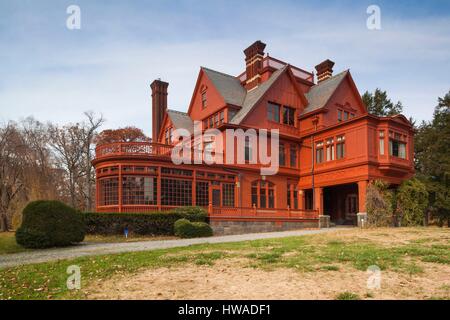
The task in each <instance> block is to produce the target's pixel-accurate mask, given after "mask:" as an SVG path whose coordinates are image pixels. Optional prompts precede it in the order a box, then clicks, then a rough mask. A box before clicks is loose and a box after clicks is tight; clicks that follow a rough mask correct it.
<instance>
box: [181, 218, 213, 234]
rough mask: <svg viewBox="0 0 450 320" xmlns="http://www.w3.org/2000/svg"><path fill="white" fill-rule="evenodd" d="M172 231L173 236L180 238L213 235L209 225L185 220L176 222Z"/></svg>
mask: <svg viewBox="0 0 450 320" xmlns="http://www.w3.org/2000/svg"><path fill="white" fill-rule="evenodd" d="M174 229H175V235H176V236H178V237H181V238H200V237H210V236H212V235H213V231H212V229H211V227H210V226H209V224H207V223H205V222H191V221H189V220H187V219H180V220H177V221H176V222H175V226H174Z"/></svg>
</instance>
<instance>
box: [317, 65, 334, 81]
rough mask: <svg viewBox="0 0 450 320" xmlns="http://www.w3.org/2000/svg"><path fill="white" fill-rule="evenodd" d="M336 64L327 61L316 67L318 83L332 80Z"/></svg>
mask: <svg viewBox="0 0 450 320" xmlns="http://www.w3.org/2000/svg"><path fill="white" fill-rule="evenodd" d="M333 66H334V62H333V61H331V60H329V59H327V60H325V61H323V62H321V63H319V64H318V65H317V66H316V71H317V82H318V83H320V82H322V81H323V80H326V79H328V78H331V76H332V75H333Z"/></svg>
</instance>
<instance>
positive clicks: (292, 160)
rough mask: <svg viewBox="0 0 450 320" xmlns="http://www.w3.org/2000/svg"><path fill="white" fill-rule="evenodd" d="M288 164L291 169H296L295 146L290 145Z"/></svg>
mask: <svg viewBox="0 0 450 320" xmlns="http://www.w3.org/2000/svg"><path fill="white" fill-rule="evenodd" d="M289 162H290V165H291V167H292V168H296V167H297V147H296V146H295V145H291V148H290V154H289Z"/></svg>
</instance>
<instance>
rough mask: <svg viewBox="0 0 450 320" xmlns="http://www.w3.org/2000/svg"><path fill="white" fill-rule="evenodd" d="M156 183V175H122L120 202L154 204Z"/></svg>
mask: <svg viewBox="0 0 450 320" xmlns="http://www.w3.org/2000/svg"><path fill="white" fill-rule="evenodd" d="M156 184H157V181H156V177H138V176H126V177H123V178H122V203H123V204H136V205H142V204H144V205H156V192H157V186H156Z"/></svg>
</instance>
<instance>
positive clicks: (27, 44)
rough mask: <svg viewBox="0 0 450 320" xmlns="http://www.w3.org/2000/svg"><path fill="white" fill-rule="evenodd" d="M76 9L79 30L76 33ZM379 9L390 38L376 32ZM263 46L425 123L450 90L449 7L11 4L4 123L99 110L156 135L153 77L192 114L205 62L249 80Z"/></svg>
mask: <svg viewBox="0 0 450 320" xmlns="http://www.w3.org/2000/svg"><path fill="white" fill-rule="evenodd" d="M70 5H77V6H79V8H80V10H81V25H80V27H81V28H80V29H77V30H70V29H68V28H67V26H66V20H67V19H68V18H69V15H70V14H67V12H66V10H67V7H69V6H70ZM369 5H377V6H378V7H379V8H380V18H381V19H380V22H381V29H379V30H369V29H368V28H367V24H366V21H367V19H368V18H369V16H370V14H368V13H367V8H368V6H369ZM256 40H261V41H263V42H265V43H266V44H267V47H266V52H268V53H269V54H270V56H272V57H276V58H278V59H281V60H283V61H286V62H289V63H290V64H293V65H295V66H297V67H300V68H303V69H306V70H308V71H313V70H314V66H315V65H317V64H318V63H320V62H321V61H323V60H325V59H331V60H333V61H334V62H335V63H336V64H335V67H334V72H335V73H338V72H340V71H342V70H345V69H350V72H351V73H352V76H353V78H354V80H355V83H356V85H357V87H358V89H359V91H360V93H361V94H362V93H364V92H365V91H366V90H369V91H374V90H375V88H381V89H383V90H386V91H387V92H388V95H389V97H390V98H391V100H393V101H394V102H396V101H398V100H400V101H401V102H402V103H403V105H404V107H405V108H404V114H405V115H406V116H407V117H410V116H412V117H413V118H414V119H416V120H418V121H422V120H430V119H431V118H432V114H433V109H434V107H435V106H436V104H437V98H438V97H442V96H444V95H445V93H447V92H448V91H449V90H450V76H449V75H450V1H445V0H443V1H411V0H410V1H377V0H372V1H364V0H363V1H345V0H344V1H342V0H341V1H262V0H260V1H229V0H228V1H194V0H190V1H187V0H186V1H175V0H172V1H169V0H165V1H164V0H154V1H150V0H149V1H144V0H129V1H125V0H124V1H118V0H108V1H107V0H95V1H94V0H78V1H77V0H70V1H66V0H52V1H51V0H39V1H35V0H28V1H26V0H0V122H7V121H9V120H20V119H23V118H26V117H28V116H33V117H34V118H36V119H38V120H41V121H52V122H56V123H60V124H64V123H69V122H77V121H81V120H83V112H84V111H88V110H92V111H94V112H96V113H97V114H100V113H101V114H103V116H104V117H105V118H106V120H107V122H106V123H105V124H104V127H103V128H117V127H123V126H128V125H132V126H137V127H139V128H142V129H143V130H144V132H146V133H147V134H150V132H151V92H150V83H151V82H152V81H153V80H154V79H157V78H160V79H162V80H164V81H167V82H169V97H168V100H169V108H171V109H175V110H180V111H186V110H187V108H188V105H189V102H190V99H191V97H192V91H193V89H194V86H195V81H196V79H197V75H198V72H199V69H200V66H205V67H209V68H211V69H214V70H218V71H222V72H225V73H228V74H233V75H238V74H239V73H241V72H242V71H243V70H244V68H245V63H244V54H243V49H245V48H246V47H248V46H249V45H250V44H251V43H253V42H254V41H256Z"/></svg>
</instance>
